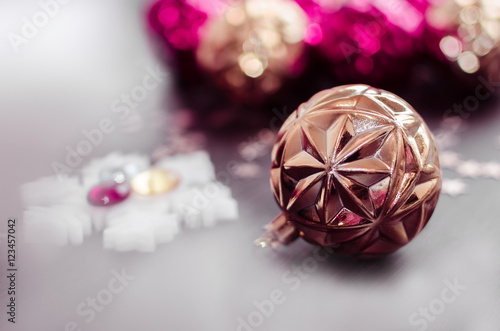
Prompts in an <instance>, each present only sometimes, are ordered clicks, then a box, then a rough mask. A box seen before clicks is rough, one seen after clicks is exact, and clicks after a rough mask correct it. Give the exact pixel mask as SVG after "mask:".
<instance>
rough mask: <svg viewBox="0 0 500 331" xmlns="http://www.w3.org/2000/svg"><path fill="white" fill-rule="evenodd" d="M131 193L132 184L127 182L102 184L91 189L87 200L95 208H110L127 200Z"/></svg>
mask: <svg viewBox="0 0 500 331" xmlns="http://www.w3.org/2000/svg"><path fill="white" fill-rule="evenodd" d="M130 191H131V189H130V184H129V183H127V182H125V183H121V184H118V183H115V182H111V183H109V182H107V183H100V184H97V185H96V186H94V187H93V188H91V189H90V191H89V194H88V196H87V200H88V201H89V203H90V204H92V205H94V206H110V205H114V204H117V203H120V202H122V201H124V200H125V199H127V198H128V196H129V195H130Z"/></svg>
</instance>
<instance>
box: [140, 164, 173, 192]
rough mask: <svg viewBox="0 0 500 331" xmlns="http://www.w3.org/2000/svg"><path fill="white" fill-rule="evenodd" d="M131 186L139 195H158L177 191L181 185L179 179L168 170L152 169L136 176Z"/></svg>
mask: <svg viewBox="0 0 500 331" xmlns="http://www.w3.org/2000/svg"><path fill="white" fill-rule="evenodd" d="M131 184H132V189H133V190H134V192H136V193H138V194H141V195H157V194H162V193H166V192H169V191H171V190H173V189H175V188H176V187H177V185H178V184H179V177H178V176H177V175H176V174H175V173H174V172H172V171H169V170H166V169H160V168H151V169H149V170H146V171H143V172H141V173H139V174H138V175H136V176H135V177H134V178H133V179H132V181H131Z"/></svg>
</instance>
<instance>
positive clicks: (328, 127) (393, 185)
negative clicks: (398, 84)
mask: <svg viewBox="0 0 500 331" xmlns="http://www.w3.org/2000/svg"><path fill="white" fill-rule="evenodd" d="M272 158H273V165H272V169H271V187H272V189H273V193H274V196H275V198H276V200H277V201H278V203H279V205H280V207H281V208H282V210H283V211H284V213H285V214H286V215H287V217H288V218H289V219H290V220H291V221H292V222H293V223H294V224H295V225H296V226H297V227H298V228H299V230H300V231H301V235H302V237H303V238H304V239H306V240H308V241H311V242H314V243H318V244H321V245H325V246H330V245H335V246H336V247H337V249H338V251H339V252H343V253H346V254H348V255H357V254H359V255H370V256H371V255H379V254H385V253H389V252H392V251H394V250H396V249H398V248H399V247H401V246H403V245H404V244H406V243H407V242H409V241H410V240H411V239H412V238H413V237H414V236H415V235H416V234H417V233H418V232H420V230H421V229H422V228H423V226H424V225H425V224H426V223H427V221H428V219H429V218H430V216H431V214H432V211H433V209H434V207H435V205H436V203H437V198H438V195H439V191H440V188H441V178H440V168H439V161H438V158H437V151H436V148H435V144H434V140H433V137H432V135H431V133H430V132H429V129H428V128H427V126H426V125H425V123H424V122H423V120H422V119H421V118H420V116H419V115H418V114H417V113H416V112H415V110H413V108H412V107H411V106H410V105H409V104H407V103H406V102H405V101H403V100H402V99H400V98H399V97H397V96H395V95H394V94H392V93H389V92H386V91H382V90H377V89H374V88H370V87H369V86H366V85H348V86H343V87H339V88H334V89H331V90H326V91H322V92H320V93H318V94H316V95H315V96H313V97H312V98H311V100H309V101H308V102H306V103H304V104H302V105H301V106H300V107H299V108H298V109H297V110H296V111H295V112H294V113H293V114H292V115H291V116H290V117H289V118H288V119H287V121H285V123H284V124H283V127H282V128H281V130H280V132H279V133H278V139H277V142H276V144H275V146H274V149H273V152H272Z"/></svg>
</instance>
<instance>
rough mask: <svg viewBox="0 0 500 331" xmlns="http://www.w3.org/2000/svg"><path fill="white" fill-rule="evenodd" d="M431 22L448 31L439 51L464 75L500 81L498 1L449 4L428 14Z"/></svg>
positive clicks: (453, 1)
mask: <svg viewBox="0 0 500 331" xmlns="http://www.w3.org/2000/svg"><path fill="white" fill-rule="evenodd" d="M428 21H429V23H430V24H431V25H432V26H433V27H435V28H437V29H438V30H442V31H446V33H445V34H444V36H443V37H442V38H441V41H440V43H439V48H440V49H441V51H442V53H443V54H444V55H445V56H446V57H447V58H448V59H449V60H450V61H456V62H457V64H458V66H459V67H460V69H461V70H462V71H464V72H466V73H469V74H472V73H476V72H479V71H484V72H486V73H489V74H493V75H494V76H496V77H498V78H500V1H499V0H446V1H445V2H444V3H443V4H441V5H438V6H435V7H434V8H433V9H432V10H431V11H430V12H429V15H428Z"/></svg>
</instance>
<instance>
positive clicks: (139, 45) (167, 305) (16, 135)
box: [0, 0, 500, 331]
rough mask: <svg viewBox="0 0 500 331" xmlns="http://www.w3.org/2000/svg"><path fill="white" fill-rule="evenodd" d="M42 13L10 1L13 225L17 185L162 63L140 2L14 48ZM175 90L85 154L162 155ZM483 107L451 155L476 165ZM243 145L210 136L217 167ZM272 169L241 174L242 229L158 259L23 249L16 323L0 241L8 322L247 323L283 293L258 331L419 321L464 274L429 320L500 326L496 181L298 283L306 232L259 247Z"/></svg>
mask: <svg viewBox="0 0 500 331" xmlns="http://www.w3.org/2000/svg"><path fill="white" fill-rule="evenodd" d="M39 10H40V7H39V5H38V3H37V2H36V1H21V2H17V1H2V3H1V4H0V36H1V38H0V114H1V120H0V132H1V135H2V139H0V160H1V168H0V169H1V171H0V183H1V185H0V207H1V208H0V226H1V228H0V233H2V234H5V231H6V229H7V227H6V225H5V223H6V220H7V219H8V218H9V217H16V218H18V219H20V218H21V216H22V204H21V200H20V197H19V187H20V185H21V184H23V183H26V182H29V181H32V180H35V179H37V178H39V177H41V176H47V175H52V169H51V167H50V164H51V162H53V161H59V162H62V161H63V160H64V157H65V147H66V146H67V145H70V146H74V145H75V144H76V143H77V142H78V141H80V140H81V139H82V138H83V136H82V133H81V131H82V130H83V129H90V128H94V127H96V126H97V123H98V122H99V120H100V119H101V118H103V117H105V116H109V117H112V116H114V115H113V114H112V113H111V112H110V109H109V107H110V104H111V102H112V101H113V100H114V99H115V98H117V97H119V96H120V94H121V93H124V92H128V91H130V89H131V88H132V87H133V86H135V85H137V84H138V83H140V81H141V80H142V78H143V77H144V75H145V68H146V67H147V66H148V65H156V64H157V63H159V60H158V59H156V58H155V56H154V54H153V52H152V51H151V48H150V45H149V43H148V39H147V38H146V32H145V29H144V23H143V17H142V13H143V10H144V3H143V2H142V1H128V2H127V4H126V5H125V4H124V2H123V1H118V0H109V1H88V0H87V1H78V0H74V1H72V2H70V3H68V4H66V5H62V6H61V8H60V12H59V13H58V14H57V15H56V16H55V17H54V18H51V19H50V22H49V23H48V24H47V26H46V27H44V28H42V29H40V31H39V33H38V34H37V35H36V36H35V37H34V38H33V39H31V40H29V43H28V44H26V45H21V46H20V51H19V53H15V52H14V51H13V49H12V47H11V45H10V44H9V41H8V39H7V37H6V35H7V33H8V32H9V31H15V32H19V29H20V27H21V25H22V19H23V17H31V16H32V15H33V14H34V13H36V12H37V11H39ZM169 90H170V84H169V82H168V81H166V82H165V83H164V84H163V85H162V86H160V87H159V88H158V89H156V90H154V91H152V93H151V94H150V95H149V96H148V98H147V99H146V100H145V101H144V102H142V103H141V104H140V105H139V108H138V109H137V112H138V113H139V117H138V118H139V119H136V121H135V122H131V123H123V124H121V125H120V126H119V127H118V128H117V130H116V131H115V132H114V133H112V134H109V135H107V136H106V137H105V140H104V142H103V143H102V144H101V145H100V146H98V147H96V148H95V149H94V151H93V152H92V154H91V155H90V156H89V157H88V158H87V159H86V161H88V160H90V159H91V158H95V157H99V156H103V155H105V154H107V153H108V152H110V151H114V150H120V151H123V152H135V151H140V152H145V153H150V152H152V151H153V150H154V149H155V148H156V147H157V146H158V145H159V144H160V143H161V142H162V139H163V136H164V134H165V128H167V130H168V123H166V122H164V121H162V119H163V118H164V116H163V113H164V112H165V110H164V108H165V107H164V105H165V104H166V105H170V106H172V108H174V106H175V105H176V104H178V100H176V99H175V96H173V95H172V94H171V93H169ZM464 97H465V96H464ZM450 107H451V105H450ZM481 107H482V108H483V111H482V114H474V116H472V118H471V119H470V120H468V124H469V125H468V128H467V130H465V131H464V132H462V133H461V134H460V137H459V138H460V141H459V143H458V144H457V145H456V146H454V147H453V150H455V151H457V152H459V153H461V154H462V155H463V157H464V158H465V159H475V160H477V161H479V162H487V161H500V151H499V149H498V141H497V140H498V137H499V135H500V130H499V129H498V128H499V125H500V103H499V102H498V101H496V102H491V101H490V102H487V103H485V104H484V105H481ZM443 112H444V110H443ZM137 123H139V124H137ZM430 125H431V127H434V128H435V127H436V126H437V123H432V122H431V123H430ZM246 138H248V136H243V137H242V136H238V137H236V136H232V137H220V136H219V137H212V138H210V140H209V144H208V150H209V152H210V153H211V156H212V160H213V162H214V163H215V165H216V167H217V169H218V170H221V169H224V168H225V167H226V165H227V163H228V162H229V161H231V160H239V159H240V158H241V157H240V156H239V155H238V153H237V152H236V147H237V146H238V144H239V143H240V142H241V141H243V140H244V139H246ZM258 162H259V163H261V164H262V165H263V167H264V168H265V169H267V167H268V166H269V163H270V161H269V158H268V157H267V156H265V157H262V158H259V159H258ZM267 175H268V174H267V172H266V173H263V174H262V175H261V176H259V177H258V178H256V179H252V180H244V179H234V180H232V181H231V183H230V186H231V188H232V189H233V194H234V196H235V197H236V198H237V199H238V201H239V203H240V213H241V217H240V219H239V220H238V221H237V222H234V223H229V224H227V223H226V224H220V225H218V226H216V227H214V228H212V229H200V230H193V231H187V232H185V233H183V234H181V235H180V236H178V237H177V238H176V239H175V240H174V241H173V242H172V243H169V244H165V245H162V246H159V247H158V249H157V250H156V252H154V253H151V254H145V253H117V252H113V251H105V250H103V249H102V236H101V234H99V233H97V234H95V235H93V236H92V237H90V238H88V239H87V240H86V241H85V243H84V244H83V245H82V246H76V247H74V246H66V247H62V248H61V247H53V246H51V245H41V246H40V245H36V246H35V245H28V244H25V243H22V242H21V243H19V245H18V261H19V262H18V263H19V272H18V279H17V287H18V296H17V301H18V306H17V309H18V310H17V323H16V324H15V325H12V324H10V323H7V321H6V319H7V317H6V314H5V311H6V307H5V305H6V302H7V299H8V297H7V293H6V292H7V291H6V286H5V285H6V282H5V280H6V278H5V265H6V264H5V263H6V260H5V258H6V247H4V246H6V243H5V240H4V239H5V235H2V237H1V240H2V241H1V242H0V245H2V247H1V248H0V262H1V264H0V265H1V270H0V276H1V281H0V303H1V304H0V329H1V330H23V331H26V330H42V331H56V330H61V331H62V330H65V327H66V325H67V323H68V322H71V321H74V322H76V323H77V324H78V326H79V327H80V328H81V330H93V331H99V330H139V329H142V330H149V331H155V330H236V329H237V326H238V321H237V319H238V318H239V317H241V318H242V319H244V320H247V319H248V316H249V314H251V313H252V312H253V311H255V310H256V307H255V305H254V301H255V300H256V301H259V302H261V301H263V300H265V299H269V298H270V295H271V293H272V291H274V290H276V289H278V290H280V291H282V292H283V294H284V297H285V298H286V299H285V300H284V302H283V303H282V304H280V305H277V306H276V307H275V309H274V312H273V313H272V314H270V316H269V317H265V318H264V321H263V323H262V324H261V325H260V326H259V327H256V328H255V329H256V330H317V331H323V330H324V331H336V330H343V331H349V330H353V331H354V330H355V331H359V330H371V331H378V330H380V331H396V330H397V331H403V330H418V329H419V327H418V326H413V325H410V323H409V316H410V315H411V314H412V313H414V312H417V311H418V310H419V308H420V307H428V306H429V304H430V303H431V302H432V301H433V300H435V299H439V298H440V296H441V291H442V290H443V289H444V288H445V287H446V284H445V282H446V280H449V281H450V282H453V281H454V280H455V279H457V280H458V283H460V284H461V285H463V286H465V287H466V289H464V290H462V292H461V294H460V295H458V296H457V297H456V299H455V300H454V301H453V302H450V303H447V304H446V305H445V308H444V311H443V312H442V313H440V314H439V315H438V316H436V317H435V320H434V321H432V322H430V323H429V324H428V326H427V327H426V328H425V329H426V330H454V331H460V330H467V331H472V330H478V331H498V330H499V329H500V311H499V308H500V280H499V275H500V274H499V272H500V241H499V240H498V238H499V235H500V219H499V217H500V216H499V215H500V193H499V185H498V181H495V180H493V179H475V180H473V179H465V182H466V183H467V184H468V192H467V193H466V194H464V195H460V196H458V197H455V198H452V197H450V196H446V195H444V196H442V197H441V199H440V202H439V204H438V207H437V209H436V211H435V214H434V216H433V218H432V220H431V222H430V223H429V224H428V226H427V227H426V228H425V230H424V231H423V232H422V233H421V234H420V235H419V236H418V237H417V238H416V239H415V240H414V241H413V242H411V244H409V245H408V246H407V247H404V248H403V249H401V250H400V251H398V252H397V253H396V254H393V255H392V256H390V257H388V258H387V259H385V260H382V261H361V262H360V261H350V260H344V259H340V258H337V257H331V258H329V259H328V260H327V261H325V262H320V263H319V267H318V268H317V270H314V271H312V272H310V273H307V275H306V276H307V278H304V279H303V280H301V281H300V284H299V285H297V284H296V283H295V285H296V286H294V284H291V283H287V282H286V280H285V281H284V280H283V277H287V275H288V276H289V275H290V272H293V270H294V266H301V265H302V264H303V263H304V261H306V260H305V259H307V258H308V257H312V256H314V255H313V249H314V247H313V246H311V245H308V244H306V243H304V242H301V241H299V242H296V243H294V244H293V245H291V246H289V247H286V248H283V249H279V250H276V251H272V250H260V249H257V248H256V247H254V246H253V245H252V242H253V240H254V239H255V238H256V237H258V236H259V235H260V234H261V232H262V226H263V225H264V224H266V223H267V222H268V221H270V220H271V219H272V218H273V217H274V216H275V215H276V214H277V213H278V207H277V206H276V204H275V202H274V200H273V198H272V194H271V192H270V189H269V184H268V177H267ZM445 176H447V177H449V178H454V177H457V175H456V174H455V173H453V172H445ZM21 230H22V229H19V231H18V232H19V233H21ZM122 268H125V270H126V271H127V273H128V274H130V275H133V276H135V278H134V280H132V281H130V283H129V285H128V286H127V287H126V288H125V289H124V290H123V291H122V292H121V293H119V294H116V295H115V296H114V297H113V300H112V302H111V303H110V304H109V305H108V306H105V308H104V310H103V311H102V312H99V313H97V314H96V317H95V319H94V320H93V321H92V322H91V323H89V324H87V323H85V321H84V319H83V318H82V317H81V316H79V315H78V314H77V313H76V307H77V306H78V305H79V304H80V303H82V302H84V301H85V300H86V299H87V297H92V296H94V297H95V296H96V294H97V293H98V292H99V291H100V290H101V289H103V288H105V287H106V286H107V284H108V282H109V280H110V279H111V278H112V277H113V275H112V274H111V271H112V270H113V269H115V270H122ZM294 289H295V290H294Z"/></svg>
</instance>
